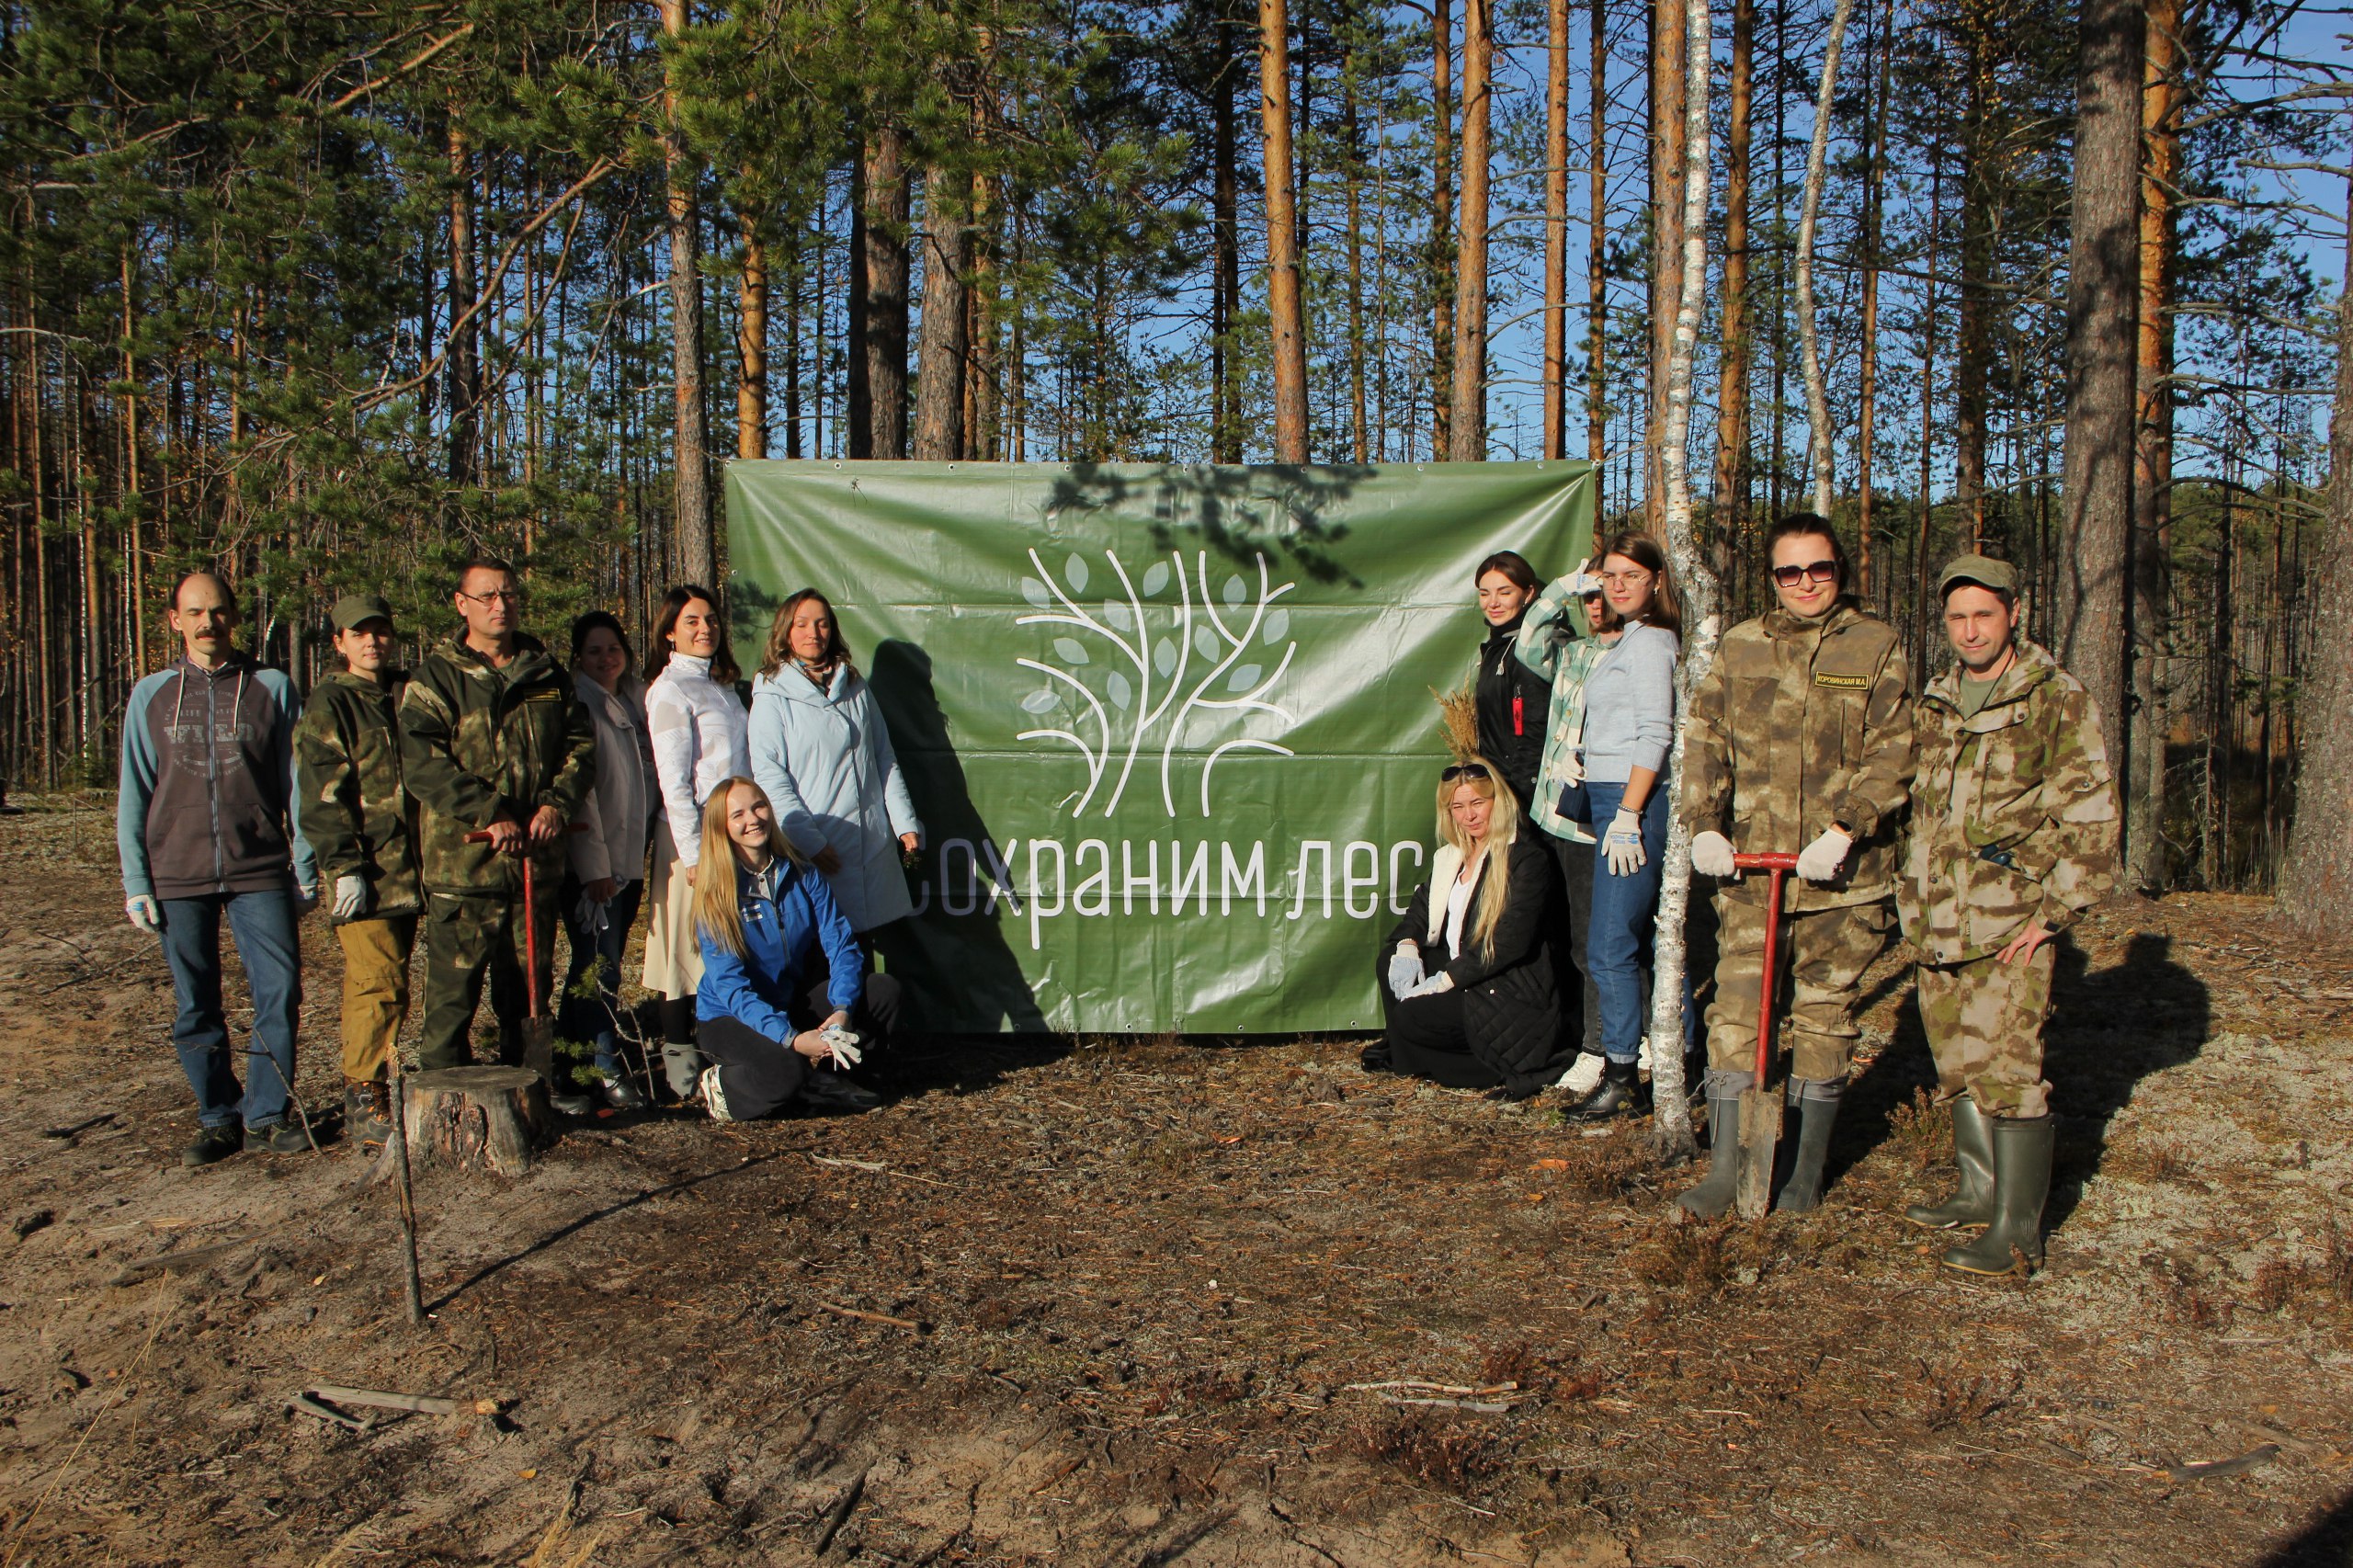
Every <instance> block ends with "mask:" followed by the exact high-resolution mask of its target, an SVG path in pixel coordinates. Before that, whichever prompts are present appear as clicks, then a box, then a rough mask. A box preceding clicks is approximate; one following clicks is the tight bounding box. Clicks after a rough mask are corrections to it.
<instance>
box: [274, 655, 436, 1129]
mask: <svg viewBox="0 0 2353 1568" xmlns="http://www.w3.org/2000/svg"><path fill="white" fill-rule="evenodd" d="M407 679H408V676H407V675H406V674H405V673H404V672H393V673H392V675H390V676H388V677H387V679H386V680H384V681H383V682H381V683H379V682H378V681H376V680H375V679H373V678H372V677H370V676H356V675H352V674H350V673H349V672H348V671H339V672H337V673H336V674H334V675H331V676H327V677H326V678H325V679H324V680H322V681H320V682H319V684H318V685H317V686H315V687H312V688H311V699H310V700H309V701H308V702H307V703H305V704H304V705H303V708H302V718H301V722H299V723H298V724H296V725H295V727H294V775H295V779H296V782H297V784H298V786H299V787H300V789H301V796H302V808H303V809H302V836H303V837H304V838H305V839H306V840H308V841H309V843H310V846H311V848H312V850H313V853H314V854H315V855H316V856H317V857H318V862H319V872H320V878H321V882H322V884H323V886H324V888H325V890H326V891H327V892H328V893H329V895H332V893H333V892H334V889H335V883H336V882H337V881H339V880H340V879H342V878H344V877H347V876H357V877H360V878H362V879H364V880H365V881H367V883H368V888H369V895H370V897H369V903H368V907H367V909H366V910H365V912H363V913H362V914H360V915H357V916H354V917H353V918H351V919H349V920H339V921H337V922H335V937H336V938H337V939H338V940H339V941H340V942H341V943H342V945H343V958H344V963H343V1075H344V1077H345V1078H347V1079H348V1080H349V1081H350V1082H352V1083H355V1084H359V1083H372V1082H373V1081H375V1080H376V1079H377V1078H378V1077H379V1076H381V1074H382V1073H383V1071H384V1062H385V1058H386V1057H387V1056H388V1055H389V1054H390V1052H391V1051H392V1043H393V1041H394V1040H395V1039H396V1038H397V1037H398V1036H399V1034H400V1029H401V1025H402V1023H403V1022H404V1021H405V1020H406V1019H407V1017H408V997H409V991H408V962H409V954H410V952H411V951H412V949H414V947H415V942H416V917H417V914H418V912H419V911H420V910H421V909H422V908H423V907H424V900H423V895H422V892H421V890H420V888H419V886H418V882H417V868H416V821H415V805H414V803H413V802H412V801H410V800H409V798H408V794H407V791H406V790H404V789H403V787H402V784H401V739H400V726H399V723H398V707H399V702H400V692H401V687H402V686H403V685H404V683H405V682H406V681H407Z"/></svg>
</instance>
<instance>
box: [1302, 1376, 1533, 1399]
mask: <svg viewBox="0 0 2353 1568" xmlns="http://www.w3.org/2000/svg"><path fill="white" fill-rule="evenodd" d="M1378 1389H1420V1390H1422V1391H1423V1392H1427V1393H1450V1394H1461V1395H1463V1396H1465V1397H1475V1396H1477V1395H1480V1394H1491V1393H1518V1392H1519V1385H1518V1383H1516V1382H1511V1383H1490V1384H1488V1385H1487V1386H1486V1387H1484V1388H1465V1387H1463V1386H1462V1385H1461V1384H1460V1383H1432V1382H1425V1381H1422V1380H1421V1379H1420V1378H1399V1379H1396V1380H1395V1381H1391V1382H1385V1383H1349V1384H1348V1385H1347V1388H1346V1390H1345V1391H1344V1392H1350V1393H1354V1392H1359V1391H1367V1392H1370V1391H1372V1390H1378Z"/></svg>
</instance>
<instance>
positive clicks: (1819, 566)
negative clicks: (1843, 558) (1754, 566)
mask: <svg viewBox="0 0 2353 1568" xmlns="http://www.w3.org/2000/svg"><path fill="white" fill-rule="evenodd" d="M1801 577H1811V578H1813V580H1814V581H1815V582H1817V583H1835V582H1836V581H1837V580H1838V562H1836V561H1815V562H1808V563H1807V564H1805V565H1803V566H1776V567H1774V568H1773V581H1775V582H1776V583H1779V585H1781V586H1783V587H1785V588H1794V587H1796V586H1797V585H1798V579H1799V578H1801Z"/></svg>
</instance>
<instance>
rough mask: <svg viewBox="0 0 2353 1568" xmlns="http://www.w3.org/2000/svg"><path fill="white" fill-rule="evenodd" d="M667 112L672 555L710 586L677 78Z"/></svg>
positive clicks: (692, 577)
mask: <svg viewBox="0 0 2353 1568" xmlns="http://www.w3.org/2000/svg"><path fill="white" fill-rule="evenodd" d="M661 6H662V31H663V32H664V33H665V35H667V36H668V37H670V38H674V39H675V38H676V37H678V36H679V34H681V33H682V32H684V31H685V30H686V25H687V7H686V0H661ZM663 106H664V109H665V116H666V119H665V124H664V127H663V140H662V145H663V159H664V165H665V173H666V179H665V191H664V201H665V208H666V210H667V214H668V219H669V228H670V379H671V387H672V392H673V398H672V402H673V404H674V415H673V420H672V426H671V473H672V480H673V484H674V495H675V502H674V505H675V507H676V517H675V519H674V521H673V523H672V528H673V535H672V551H673V558H674V560H675V562H676V568H677V572H678V575H679V577H680V578H681V580H683V581H685V582H688V583H710V582H712V581H713V580H715V579H716V578H717V577H718V575H719V551H718V541H717V540H716V539H714V538H713V537H712V533H711V517H710V417H709V414H708V412H707V410H708V406H709V404H708V400H707V399H706V397H705V395H704V369H703V346H702V268H701V266H700V258H701V251H702V224H701V222H700V220H699V216H698V215H697V213H696V211H695V196H694V186H695V181H696V171H695V168H694V166H693V163H692V161H691V159H690V158H689V157H688V153H687V148H686V141H685V136H684V133H683V132H681V131H680V130H679V129H678V89H677V83H676V76H675V71H672V72H665V81H664V85H663Z"/></svg>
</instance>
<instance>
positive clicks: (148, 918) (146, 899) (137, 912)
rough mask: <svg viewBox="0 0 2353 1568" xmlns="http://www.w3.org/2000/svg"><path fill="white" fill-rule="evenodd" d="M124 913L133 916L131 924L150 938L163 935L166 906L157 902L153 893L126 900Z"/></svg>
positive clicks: (123, 905)
mask: <svg viewBox="0 0 2353 1568" xmlns="http://www.w3.org/2000/svg"><path fill="white" fill-rule="evenodd" d="M122 912H123V913H124V914H125V915H129V916H131V924H132V925H133V926H137V927H138V928H139V929H140V930H142V931H144V932H146V933H147V934H148V935H149V936H150V937H160V936H162V935H163V933H164V906H163V905H162V904H160V903H156V902H155V899H154V895H153V894H152V893H143V892H142V893H140V894H137V895H136V896H134V897H131V898H127V899H124V900H123V901H122Z"/></svg>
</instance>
